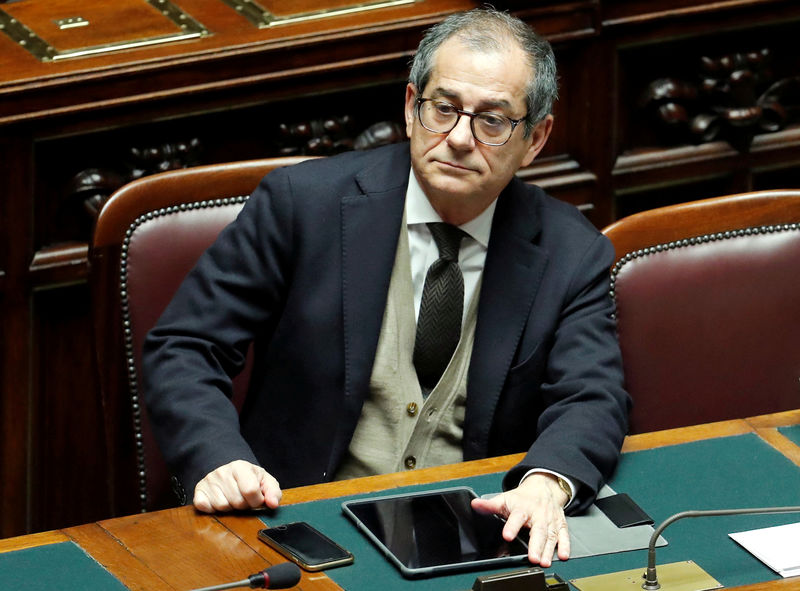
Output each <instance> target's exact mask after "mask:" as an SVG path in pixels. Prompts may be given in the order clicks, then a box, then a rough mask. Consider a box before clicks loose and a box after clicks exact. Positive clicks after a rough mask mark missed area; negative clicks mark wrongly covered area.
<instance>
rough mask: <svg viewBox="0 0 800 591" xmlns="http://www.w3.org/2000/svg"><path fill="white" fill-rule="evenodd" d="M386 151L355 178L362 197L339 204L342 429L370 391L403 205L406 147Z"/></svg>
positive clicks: (351, 422) (354, 417)
mask: <svg viewBox="0 0 800 591" xmlns="http://www.w3.org/2000/svg"><path fill="white" fill-rule="evenodd" d="M389 151H390V153H391V156H390V157H389V158H386V157H385V154H384V155H383V156H382V157H379V158H376V159H375V161H374V162H375V163H374V164H373V165H372V166H367V167H365V169H364V170H363V171H361V172H360V173H359V174H358V175H357V176H356V182H357V184H358V186H359V188H360V189H361V190H362V191H363V193H362V194H357V195H349V196H345V197H343V198H342V201H341V214H342V217H341V219H342V306H343V310H342V311H343V322H344V359H345V384H344V392H345V407H346V408H345V411H346V420H345V421H344V423H345V425H346V427H345V428H346V429H349V427H352V428H355V424H356V422H357V421H358V417H359V415H360V413H361V406H362V403H363V401H364V398H365V397H366V395H367V392H368V389H369V380H370V375H371V372H372V364H373V360H374V358H375V351H376V348H377V344H378V337H379V335H380V330H381V324H382V321H383V312H384V309H385V307H386V297H387V293H388V290H389V281H390V279H391V274H392V268H393V266H394V258H395V251H396V249H397V239H398V237H399V232H400V224H401V220H402V216H403V208H404V205H405V194H406V188H407V185H408V173H409V170H410V166H411V164H410V160H409V153H408V144H401V145H399V146H393V147H392V148H391V149H389ZM346 435H347V438H346V440H347V441H349V440H350V435H351V433H347V434H346Z"/></svg>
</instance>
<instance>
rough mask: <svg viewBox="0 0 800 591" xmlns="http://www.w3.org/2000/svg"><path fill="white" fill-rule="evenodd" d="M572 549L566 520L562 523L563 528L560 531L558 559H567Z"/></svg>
mask: <svg viewBox="0 0 800 591" xmlns="http://www.w3.org/2000/svg"><path fill="white" fill-rule="evenodd" d="M571 550H572V548H571V546H570V541H569V528H568V527H567V523H566V521H564V522H563V523H562V524H561V529H559V531H558V559H559V560H567V559H568V558H569V553H570V551H571Z"/></svg>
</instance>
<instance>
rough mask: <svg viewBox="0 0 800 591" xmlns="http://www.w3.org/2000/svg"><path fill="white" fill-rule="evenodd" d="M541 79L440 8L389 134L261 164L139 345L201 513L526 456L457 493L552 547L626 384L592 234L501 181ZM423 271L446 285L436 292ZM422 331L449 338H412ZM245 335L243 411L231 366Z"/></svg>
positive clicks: (538, 549)
mask: <svg viewBox="0 0 800 591" xmlns="http://www.w3.org/2000/svg"><path fill="white" fill-rule="evenodd" d="M555 94H556V82H555V63H554V59H553V56H552V51H551V50H550V47H549V45H548V44H547V43H546V42H544V41H543V40H541V39H539V38H538V37H537V36H536V35H535V34H534V33H533V32H532V31H531V30H530V29H529V28H528V27H526V26H525V25H524V24H523V23H521V22H520V21H518V20H517V19H514V18H512V17H509V16H508V15H506V14H504V13H501V12H497V11H494V10H491V9H486V10H484V9H481V10H474V11H470V12H467V13H463V14H458V15H454V16H452V17H449V18H448V19H446V20H445V21H444V22H443V23H441V24H440V25H438V26H436V27H434V28H433V29H432V30H431V31H429V32H428V33H427V34H426V36H425V39H424V40H423V41H422V43H421V44H420V48H419V51H418V54H417V56H416V57H415V61H414V64H413V66H412V70H411V75H410V82H409V84H408V86H407V89H406V96H405V119H406V129H407V133H408V136H409V138H410V144H402V145H394V146H388V147H384V148H379V149H377V150H373V151H368V152H363V153H348V154H344V155H340V156H337V157H335V158H329V159H323V160H318V161H313V162H309V163H304V164H301V165H299V166H296V167H292V168H288V169H283V170H280V171H277V172H274V173H272V174H271V175H268V176H267V177H266V178H265V179H264V181H262V183H261V185H260V186H259V188H258V189H257V190H256V191H255V193H254V194H253V195H252V196H251V198H250V200H249V201H248V203H247V205H246V206H245V208H244V209H243V211H242V213H241V214H240V216H239V218H238V219H237V221H236V222H234V223H233V224H232V225H231V226H229V227H228V228H227V229H225V230H224V231H223V232H222V233H221V235H220V237H219V239H218V241H217V242H216V244H215V245H214V246H212V248H211V249H209V251H208V252H207V253H206V254H205V255H204V256H203V258H202V259H201V260H200V261H199V263H198V265H197V268H196V269H195V270H194V271H193V272H192V273H191V274H190V275H189V277H188V278H187V280H186V281H185V282H184V284H183V286H182V287H181V289H180V290H179V292H178V294H177V295H176V297H175V299H174V301H173V302H172V304H171V305H170V306H169V308H168V309H167V311H166V312H165V314H164V316H163V317H162V319H161V320H160V322H159V324H158V326H157V327H156V328H155V329H154V330H153V331H152V332H151V334H150V335H149V337H148V340H147V342H146V345H145V374H146V384H145V388H146V397H147V402H148V407H149V410H150V413H151V417H152V420H153V424H154V428H155V431H156V435H157V438H158V439H159V444H160V446H161V447H162V450H163V452H164V455H165V457H166V458H167V461H168V462H169V463H170V465H171V466H172V469H173V470H174V471H175V472H176V474H177V475H178V477H179V479H180V480H181V482H182V483H183V484H184V486H187V487H194V504H195V506H196V507H197V508H198V509H199V510H201V511H208V512H210V511H226V510H230V509H234V508H235V509H243V508H248V507H257V506H262V505H265V504H266V505H267V506H269V507H276V506H277V505H278V504H279V502H280V497H281V488H280V487H281V486H299V485H304V484H310V483H315V482H321V481H326V480H332V479H337V478H348V477H354V476H359V475H364V474H371V473H376V472H390V471H394V470H401V469H413V468H414V467H422V466H425V465H436V464H445V463H452V462H457V461H461V460H468V459H474V458H479V457H486V456H491V455H500V454H506V453H512V452H521V451H527V454H526V456H525V459H524V460H523V461H522V462H521V463H520V465H518V466H516V467H515V468H514V469H512V470H511V471H510V472H509V473H508V474H507V475H506V477H505V479H504V490H505V491H506V492H504V493H503V494H502V495H499V496H498V497H496V498H494V499H492V500H490V501H485V500H478V501H475V503H474V506H475V508H476V509H478V510H482V511H492V512H496V513H498V514H500V515H502V516H503V517H505V518H507V524H506V526H505V530H504V535H505V536H506V537H507V538H509V539H510V538H511V537H512V536H514V535H516V533H517V532H518V531H519V530H520V529H521V528H522V527H523V526H527V527H529V528H530V535H529V537H530V553H529V558H530V560H531V562H533V563H539V564H541V565H543V566H545V567H547V566H549V565H550V561H551V558H552V556H553V553H554V551H555V550H556V547H557V549H558V556H559V558H561V559H566V558H568V556H569V535H568V532H567V528H566V522H565V519H564V508H565V506H567V505H569V509H570V510H571V511H573V510H574V511H579V510H581V509H583V508H585V507H586V506H587V505H588V504H590V503H591V502H592V500H593V499H594V496H595V494H596V493H597V490H598V489H599V487H600V486H601V485H602V483H603V481H604V479H605V478H607V476H608V475H609V474H610V472H611V471H612V470H613V467H614V465H615V463H616V460H617V457H618V453H619V449H620V446H621V443H622V439H623V437H624V434H625V432H626V428H627V409H628V404H629V401H628V397H627V394H626V393H625V392H624V390H623V388H622V385H621V384H622V371H621V363H620V356H619V350H618V346H617V343H616V340H615V332H614V330H615V329H614V322H613V319H612V316H611V315H612V303H611V300H610V298H609V295H608V268H609V266H610V264H611V262H612V257H613V250H612V248H611V246H610V244H609V243H608V241H607V240H606V239H605V238H603V237H602V236H601V235H600V234H599V233H598V232H597V231H596V230H595V229H594V228H593V227H592V226H591V224H589V223H588V222H587V221H586V220H585V219H584V218H583V216H582V215H581V214H580V213H579V212H577V210H575V208H573V207H572V206H569V205H567V204H564V203H562V202H559V201H556V200H554V199H552V198H550V197H548V196H546V195H545V194H544V193H543V192H542V191H541V190H540V189H538V188H536V187H533V186H528V185H525V184H524V183H522V182H521V181H519V180H518V179H516V178H515V173H516V171H517V170H518V169H519V168H520V167H521V166H526V165H528V164H529V163H530V162H531V161H532V160H533V159H534V158H535V157H536V155H537V154H538V153H539V152H540V151H541V149H542V147H543V146H544V144H545V142H546V141H547V138H548V136H549V135H550V131H551V129H552V125H553V117H552V115H551V114H550V110H551V106H552V102H553V100H554V98H555ZM437 222H445V223H446V224H437ZM453 226H458V227H459V229H454V227H453ZM442 233H444V234H447V235H449V236H451V237H453V240H454V245H450V246H447V245H445V244H444V242H443V241H445V238H444V237H443V234H442ZM448 249H449V250H448ZM446 252H449V253H450V254H446ZM440 256H441V258H439V257H440ZM456 258H457V262H455V260H454V259H456ZM437 259H439V260H437ZM434 261H435V264H432V263H434ZM434 267H436V268H437V269H438V270H437V271H435V272H434ZM442 269H446V270H444V271H443V270H442ZM429 272H430V273H431V277H433V276H434V275H436V274H437V273H438V274H439V275H438V278H429V277H427V275H428V274H429ZM444 275H447V279H446V281H445V282H446V283H447V285H448V287H447V289H448V290H449V289H451V288H453V286H455V289H456V290H457V291H456V293H458V295H457V296H455V297H453V296H449V295H448V298H449V299H448V300H447V303H446V304H445V305H442V302H441V301H437V299H436V295H431V294H432V293H433V292H435V291H439V290H438V288H436V289H435V288H434V287H433V286H434V285H440V284H439V283H437V282H438V281H442V280H443V279H442V277H443V276H444ZM428 282H430V285H426V284H427V283H428ZM441 285H443V284H441ZM429 287H430V288H431V289H430V290H429ZM440 293H447V294H449V293H450V292H449V291H447V292H445V291H444V288H442V290H441V291H440ZM437 306H439V307H437ZM454 310H455V313H453V311H454ZM423 317H424V318H425V320H423ZM431 324H433V325H439V326H438V327H439V328H440V329H442V330H441V331H440V332H443V333H448V334H449V336H448V337H447V338H446V339H445V341H447V343H449V344H447V345H442V344H441V342H440V341H437V340H434V341H433V342H434V345H432V346H428V345H427V343H429V342H430V341H429V339H430V338H431V333H429V332H426V331H427V330H428V329H427V328H425V329H424V330H423V327H428V326H430V325H431ZM454 324H455V329H454V328H453V325H454ZM415 325H418V326H415ZM442 327H444V328H442ZM453 330H455V331H456V332H455V336H453ZM423 332H424V333H425V334H423ZM434 338H438V336H436V337H434ZM251 341H253V342H254V356H255V359H256V361H255V364H254V369H253V375H252V379H251V386H250V393H249V396H248V399H247V401H246V403H245V405H244V408H243V409H242V413H241V425H240V423H239V417H237V413H236V411H235V409H234V407H233V406H232V405H231V404H230V402H229V400H228V398H227V397H229V396H230V392H231V385H230V377H229V376H231V375H233V374H235V373H236V372H237V371H239V370H240V369H241V367H242V366H243V364H244V358H245V354H246V350H247V347H248V344H249V343H250V342H251ZM426 347H427V348H426ZM443 351H444V352H445V354H444V355H442V352H443ZM437 357H438V359H437ZM432 359H433V361H432ZM279 482H280V484H279Z"/></svg>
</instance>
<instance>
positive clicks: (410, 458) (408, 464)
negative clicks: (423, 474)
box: [405, 456, 417, 470]
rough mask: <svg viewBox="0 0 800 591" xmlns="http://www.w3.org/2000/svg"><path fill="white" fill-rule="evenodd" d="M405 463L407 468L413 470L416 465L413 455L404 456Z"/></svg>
mask: <svg viewBox="0 0 800 591" xmlns="http://www.w3.org/2000/svg"><path fill="white" fill-rule="evenodd" d="M405 465H406V468H408V469H409V470H413V469H414V468H415V467H416V466H417V458H415V457H414V456H408V457H407V458H406V461H405Z"/></svg>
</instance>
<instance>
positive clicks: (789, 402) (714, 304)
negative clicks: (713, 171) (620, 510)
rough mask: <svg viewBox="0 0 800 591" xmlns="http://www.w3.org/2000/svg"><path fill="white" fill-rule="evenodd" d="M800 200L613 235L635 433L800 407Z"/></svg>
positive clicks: (744, 199) (697, 210)
mask: <svg viewBox="0 0 800 591" xmlns="http://www.w3.org/2000/svg"><path fill="white" fill-rule="evenodd" d="M798 222H800V191H766V192H757V193H747V194H741V195H733V196H729V197H719V198H715V199H707V200H703V201H698V202H693V203H686V204H680V205H675V206H669V207H663V208H659V209H655V210H650V211H645V212H642V213H639V214H635V215H632V216H630V217H628V218H624V219H622V220H619V221H618V222H616V223H614V224H612V225H611V226H609V227H607V228H606V229H604V230H603V232H604V234H605V235H606V236H608V237H609V238H610V239H611V241H612V243H613V244H614V247H615V249H616V256H617V262H616V264H615V266H614V268H613V269H612V294H613V295H614V298H615V301H616V305H617V311H616V317H617V328H618V333H619V339H620V346H621V348H622V358H623V364H624V367H625V379H626V385H627V388H628V390H629V392H630V394H631V396H632V398H633V401H634V408H633V411H632V414H631V432H632V433H640V432H645V431H653V430H659V429H666V428H673V427H679V426H684V425H691V424H698V423H706V422H710V421H718V420H727V419H732V418H739V417H746V416H752V415H756V414H763V413H768V412H777V411H782V410H788V409H791V408H798V407H800V382H798V380H800V346H798V345H797V343H798V336H797V335H798V334H800V305H799V303H800V226H798Z"/></svg>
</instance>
